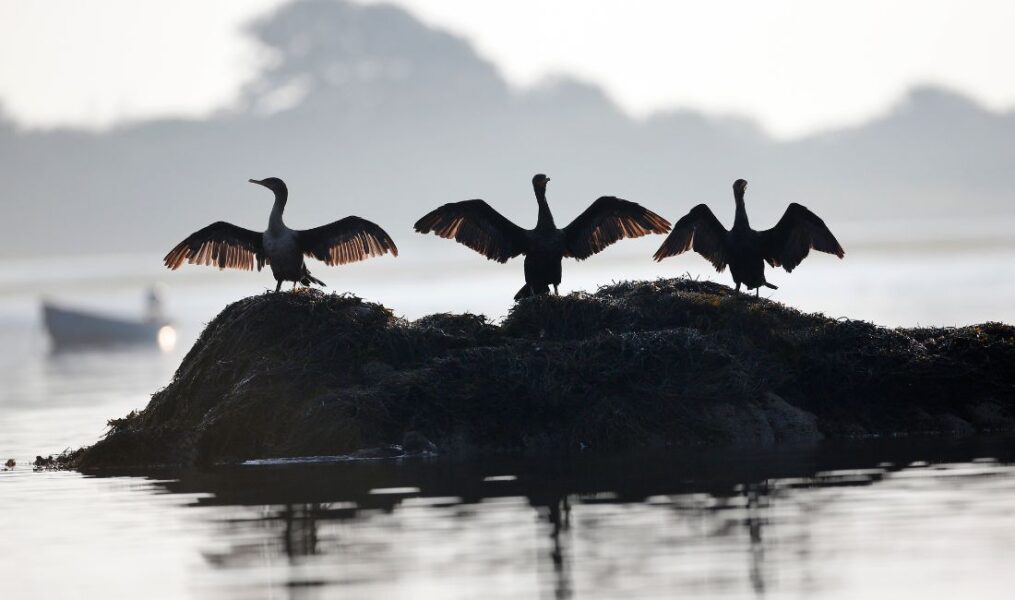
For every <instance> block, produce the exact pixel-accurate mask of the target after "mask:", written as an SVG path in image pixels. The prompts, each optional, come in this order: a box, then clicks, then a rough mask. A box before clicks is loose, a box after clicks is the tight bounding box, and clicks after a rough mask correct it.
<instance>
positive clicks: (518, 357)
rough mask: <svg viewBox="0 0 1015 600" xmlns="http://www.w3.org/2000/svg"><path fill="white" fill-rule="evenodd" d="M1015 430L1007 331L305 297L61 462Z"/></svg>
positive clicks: (749, 312) (648, 303)
mask: <svg viewBox="0 0 1015 600" xmlns="http://www.w3.org/2000/svg"><path fill="white" fill-rule="evenodd" d="M1013 428H1015V328H1012V327H1011V326H1009V325H1004V324H1000V323H985V324H982V325H975V326H969V327H959V328H920V329H888V328H883V327H878V326H875V325H872V324H870V323H866V322H862V321H851V320H842V319H831V318H828V317H825V316H823V315H817V314H805V313H801V312H799V311H796V310H794V309H792V308H789V307H786V306H784V305H782V304H779V303H777V302H774V301H770V300H765V299H760V300H755V299H754V298H751V297H748V296H746V295H737V294H735V293H734V292H733V291H732V290H731V289H730V288H728V287H726V286H723V285H720V284H716V283H711V282H700V281H691V280H686V279H668V280H667V279H660V280H657V281H651V282H628V283H621V284H616V285H611V286H607V287H603V288H601V289H600V290H599V291H597V292H596V293H593V294H586V293H574V294H571V295H568V296H563V297H537V298H531V299H526V300H523V301H522V302H519V303H518V304H516V305H515V307H514V308H513V309H512V311H511V313H510V314H509V316H508V317H507V318H506V319H505V320H504V322H503V323H501V324H499V325H495V324H493V323H491V322H489V321H488V320H487V319H485V318H484V317H482V316H480V315H471V314H465V315H456V314H437V315H430V316H427V317H423V318H421V319H418V320H416V321H407V320H404V319H401V318H398V317H396V316H395V315H394V314H393V313H392V312H391V311H390V310H389V309H387V308H385V307H383V306H380V305H377V304H372V303H369V302H365V301H363V300H361V299H359V298H356V297H353V296H341V295H328V294H324V293H321V292H318V291H309V290H307V291H301V292H299V293H280V294H273V293H268V294H264V295H260V296H254V297H250V298H245V299H243V300H240V301H238V302H235V303H233V304H231V305H229V306H227V307H226V308H225V309H224V310H223V311H222V313H221V314H219V316H218V317H216V318H215V319H214V320H213V321H212V322H211V323H210V324H209V325H208V327H207V328H206V330H205V331H204V333H203V334H202V335H201V337H200V338H199V339H198V341H197V342H196V343H195V344H194V347H193V348H192V349H191V350H190V352H189V353H188V354H187V356H186V358H184V360H183V362H182V364H181V365H180V367H179V370H178V371H177V373H176V375H175V376H174V378H173V381H172V382H171V383H170V384H169V385H168V386H167V387H166V388H165V389H163V390H161V391H159V392H157V393H156V394H154V395H153V396H152V400H151V402H150V403H149V405H148V406H147V407H146V408H145V409H144V410H143V411H140V412H136V413H131V414H130V415H127V416H126V417H124V418H121V419H114V420H111V421H110V431H109V433H108V434H107V436H106V437H105V438H104V439H102V440H100V441H99V442H97V443H96V444H95V445H93V446H91V447H88V448H84V449H82V450H80V451H77V452H74V453H72V454H70V455H67V457H65V461H64V464H66V465H69V466H75V467H80V468H85V467H88V468H94V467H114V466H138V465H154V464H195V463H202V464H208V463H238V462H243V461H245V460H251V459H258V458H268V457H295V456H324V455H352V454H354V453H355V452H356V451H357V450H359V449H363V448H379V447H385V446H386V445H390V444H393V443H396V442H397V441H399V440H403V436H405V435H406V432H410V431H411V432H418V433H419V434H420V436H421V437H422V438H423V439H426V440H427V441H428V443H429V442H430V441H432V443H433V444H435V446H436V447H435V448H434V449H433V450H436V451H439V452H440V453H441V454H455V453H471V452H504V451H530V452H540V451H556V450H572V449H573V450H578V449H582V448H584V449H597V450H610V449H617V448H624V447H637V446H687V445H703V444H719V445H731V444H739V445H750V444H775V443H781V442H796V443H799V442H814V441H817V440H821V439H826V438H843V437H855V436H866V435H889V434H898V433H910V434H916V433H940V434H950V435H967V434H971V433H976V432H984V431H999V430H1012V429H1013ZM427 451H430V450H429V449H428V450H427Z"/></svg>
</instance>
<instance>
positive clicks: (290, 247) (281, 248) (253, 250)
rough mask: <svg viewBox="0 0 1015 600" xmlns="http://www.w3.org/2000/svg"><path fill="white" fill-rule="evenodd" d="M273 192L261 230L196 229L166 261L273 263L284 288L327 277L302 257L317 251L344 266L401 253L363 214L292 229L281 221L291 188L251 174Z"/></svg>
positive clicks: (237, 265)
mask: <svg viewBox="0 0 1015 600" xmlns="http://www.w3.org/2000/svg"><path fill="white" fill-rule="evenodd" d="M250 183H256V184H257V185H262V186H264V187H266V188H268V189H269V190H271V191H272V192H274V193H275V205H274V206H272V208H271V216H270V217H269V218H268V229H266V230H265V231H264V232H263V233H261V232H257V231H251V230H249V229H244V228H243V227H237V226H236V225H233V224H232V223H226V222H225V221H219V222H217V223H212V224H211V225H209V226H207V227H205V228H204V229H200V230H198V231H195V232H194V233H192V234H190V235H189V236H187V239H185V240H183V241H182V242H180V243H179V244H177V245H176V247H175V248H173V249H172V250H170V251H169V254H167V255H166V258H165V259H164V260H165V264H166V266H167V267H169V268H170V269H173V270H176V269H178V268H179V267H180V265H182V264H183V263H184V262H189V263H191V264H198V265H215V266H217V267H218V268H219V269H225V268H226V267H229V268H232V269H243V270H245V271H249V270H251V269H253V268H254V267H255V266H256V267H257V270H258V271H260V270H261V268H262V267H263V266H264V265H266V264H267V265H270V266H271V273H272V275H274V276H275V280H276V281H278V284H277V285H276V286H275V291H276V292H277V291H279V290H280V289H282V282H283V281H292V282H293V289H296V284H297V283H302V284H303V285H305V286H309V285H310V284H312V283H316V284H318V285H322V286H323V285H324V282H323V281H321V280H320V279H317V278H316V277H314V276H312V275H311V274H310V271H309V270H307V265H306V263H305V262H304V261H303V256H304V255H306V256H313V257H314V258H316V259H318V260H322V261H324V263H325V264H327V265H344V264H346V263H351V262H357V261H360V260H365V259H367V258H370V257H372V256H381V255H382V254H385V253H388V252H390V253H391V254H392V255H394V256H398V248H396V247H395V242H393V241H392V240H391V237H390V236H389V235H388V234H387V232H385V231H384V230H383V229H381V228H380V227H379V226H378V225H376V224H375V223H371V222H370V221H367V220H366V219H361V218H359V217H346V218H344V219H340V220H338V221H335V222H334V223H329V224H327V225H322V226H321V227H315V228H313V229H306V230H297V229H289V228H288V227H286V224H285V223H284V222H283V221H282V211H283V210H285V203H286V200H288V198H289V189H288V188H287V187H286V185H285V183H284V182H283V181H282V180H281V179H279V178H277V177H269V178H267V179H261V180H257V179H251V180H250Z"/></svg>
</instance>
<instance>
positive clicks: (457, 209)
mask: <svg viewBox="0 0 1015 600" xmlns="http://www.w3.org/2000/svg"><path fill="white" fill-rule="evenodd" d="M548 181H550V178H549V177H547V176H546V175H543V174H542V173H540V174H538V175H536V176H535V177H533V178H532V187H533V189H535V192H536V202H538V204H539V217H538V220H537V221H536V228H535V229H522V228H521V227H519V226H518V225H515V224H514V223H512V222H511V221H509V220H508V219H507V218H505V217H504V216H503V215H501V214H500V213H499V212H497V211H495V210H494V209H493V208H492V207H491V206H490V205H489V204H487V203H486V202H484V201H483V200H464V201H462V202H452V203H450V204H445V205H444V206H441V207H440V208H438V209H436V210H433V211H431V212H430V213H428V214H427V215H426V216H424V217H423V218H422V219H420V220H419V221H416V226H415V227H416V231H418V232H419V233H430V232H431V231H432V232H434V233H436V234H437V235H439V236H441V237H442V238H447V239H453V240H455V241H456V242H459V243H461V244H464V245H466V246H468V247H469V248H472V249H473V250H475V251H476V252H479V253H480V254H482V255H483V256H485V257H487V258H488V259H490V260H495V261H497V262H502V263H503V262H507V261H508V259H510V258H514V257H516V256H518V255H519V254H524V255H525V285H524V286H522V289H520V290H518V293H517V294H515V300H518V299H520V298H523V297H525V296H534V295H536V294H548V293H550V286H551V285H552V286H553V291H554V293H557V286H558V285H560V263H561V261H562V260H563V258H564V257H571V258H576V259H578V260H584V259H586V258H588V257H590V256H592V255H593V254H596V253H597V252H600V251H602V250H603V249H604V248H606V247H607V246H609V245H610V244H612V243H614V242H616V241H618V240H622V239H624V238H636V237H641V236H643V235H647V234H650V233H666V232H667V231H669V229H670V223H669V221H667V220H666V219H664V218H662V217H660V216H659V215H657V214H655V213H654V212H652V211H650V210H648V209H646V208H644V207H642V206H641V205H639V204H636V203H634V202H629V201H627V200H621V199H620V198H614V197H613V196H603V197H602V198H600V199H598V200H596V201H595V202H593V203H592V205H591V206H589V207H588V208H587V209H586V210H585V212H583V213H582V214H580V215H578V218H576V219H575V220H574V221H572V222H571V224H570V225H568V226H567V227H564V228H563V229H558V228H557V226H556V225H555V224H554V222H553V215H552V214H551V213H550V206H549V205H548V204H547V203H546V183H547V182H548Z"/></svg>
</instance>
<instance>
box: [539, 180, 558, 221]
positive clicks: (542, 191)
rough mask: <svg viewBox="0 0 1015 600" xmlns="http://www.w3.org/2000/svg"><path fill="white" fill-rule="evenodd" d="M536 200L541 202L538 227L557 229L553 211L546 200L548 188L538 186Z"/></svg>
mask: <svg viewBox="0 0 1015 600" xmlns="http://www.w3.org/2000/svg"><path fill="white" fill-rule="evenodd" d="M536 202H538V203H539V218H538V219H537V220H536V229H556V228H557V225H556V224H555V223H554V222H553V213H551V212H550V205H549V204H548V203H547V202H546V188H545V187H539V186H536Z"/></svg>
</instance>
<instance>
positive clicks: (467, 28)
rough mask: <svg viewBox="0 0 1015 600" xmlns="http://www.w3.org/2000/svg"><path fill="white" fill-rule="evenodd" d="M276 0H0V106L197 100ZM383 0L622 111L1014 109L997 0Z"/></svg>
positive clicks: (830, 119) (804, 115) (835, 116)
mask: <svg viewBox="0 0 1015 600" xmlns="http://www.w3.org/2000/svg"><path fill="white" fill-rule="evenodd" d="M366 1H372V0H366ZM283 2H284V0H215V1H214V2H208V1H206V0H145V1H144V2H137V1H136V0H99V1H91V2H81V1H80V0H46V1H44V2H40V1H38V0H0V104H2V105H3V106H4V109H5V110H6V111H7V112H8V113H9V114H12V115H14V116H15V117H16V118H17V119H18V120H19V121H21V122H23V123H26V124H31V125H41V126H46V125H52V124H58V123H65V124H82V125H88V126H96V125H98V126H101V125H105V124H109V123H111V122H114V121H115V120H117V119H122V118H135V119H136V118H144V117H148V116H154V115H166V114H174V115H201V114H207V113H208V112H210V111H212V110H215V109H217V108H221V107H224V106H228V105H229V103H230V102H231V101H232V100H233V99H234V98H235V96H236V93H237V90H238V89H239V87H240V86H241V85H242V84H243V83H244V82H246V81H249V80H250V79H251V78H252V77H254V76H255V75H256V73H257V69H258V68H259V67H260V66H262V65H264V64H266V61H269V60H270V56H266V55H265V53H264V52H260V51H258V50H259V49H258V48H257V46H256V45H254V44H252V43H251V42H250V41H249V40H247V39H245V38H244V36H243V35H242V32H241V30H240V27H241V26H242V24H243V23H244V22H246V21H247V20H249V19H250V18H252V17H254V16H257V15H259V14H263V13H264V12H265V11H267V10H270V9H271V8H272V7H274V6H277V5H279V4H282V3H283ZM394 3H395V4H399V5H402V6H405V7H406V8H408V9H410V10H411V11H412V12H413V13H415V14H416V15H417V16H419V17H420V18H421V19H423V20H424V21H425V22H427V23H430V24H433V25H439V26H442V27H446V28H448V29H450V30H452V31H455V32H457V33H460V34H462V35H465V36H466V37H468V38H469V39H470V40H471V41H472V42H473V43H474V44H475V45H476V47H477V48H478V49H479V51H480V52H481V53H482V54H483V55H484V56H486V57H487V58H489V59H491V60H492V61H493V62H495V63H496V64H497V65H498V66H499V67H500V68H501V69H502V70H503V72H504V74H505V75H506V77H507V78H508V80H509V81H511V82H512V83H514V84H516V85H519V86H528V85H531V84H533V83H535V82H538V81H539V80H540V79H542V78H544V77H547V76H552V75H553V74H557V73H561V72H566V73H571V74H574V75H577V76H579V77H581V78H583V79H587V80H589V81H593V82H596V83H598V84H600V85H602V86H604V87H605V88H606V90H607V91H608V93H609V94H610V95H611V96H612V97H613V98H614V99H615V100H616V101H617V102H618V103H619V104H620V105H621V106H622V107H624V108H625V109H627V110H629V111H630V112H631V113H633V114H639V115H640V114H645V113H647V112H650V111H652V110H656V109H660V108H671V107H675V108H691V109H698V110H704V111H708V112H711V113H735V114H740V115H748V116H753V117H755V118H757V119H758V120H759V121H760V122H761V123H762V125H763V126H765V127H766V128H767V129H768V130H769V131H771V132H773V133H774V134H776V135H779V136H783V137H792V136H797V135H801V134H804V133H808V132H811V131H814V130H819V129H822V128H826V127H831V126H836V125H842V124H849V123H854V122H858V121H862V120H864V119H866V118H869V117H870V116H872V115H875V114H877V113H879V112H881V111H883V110H885V108H886V107H887V106H888V105H890V104H891V103H892V102H893V101H894V100H895V99H897V98H898V97H899V95H900V94H901V93H903V92H904V91H905V90H906V89H907V88H908V87H910V86H911V85H913V84H917V83H938V84H944V85H948V86H951V87H954V88H956V89H958V90H961V91H963V92H965V93H967V94H970V95H972V96H974V97H976V98H977V99H979V101H981V102H982V103H983V104H985V105H987V106H989V107H992V108H995V109H1007V108H1009V107H1013V106H1015V77H1012V76H1011V74H1010V73H1011V57H1012V56H1015V36H1013V35H1012V33H1011V27H1012V24H1013V23H1015V2H1011V1H1010V0H960V1H952V0H892V1H889V2H886V1H883V0H851V1H849V2H836V3H833V2H816V1H806V0H778V1H767V2H762V1H757V0H718V1H711V2H700V1H696V2H675V1H666V0H659V1H650V0H644V1H638V0H596V1H595V2H589V1H587V0H539V1H537V0H510V1H504V2H499V1H498V2H492V1H482V2H478V1H475V0H395V1H394Z"/></svg>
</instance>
